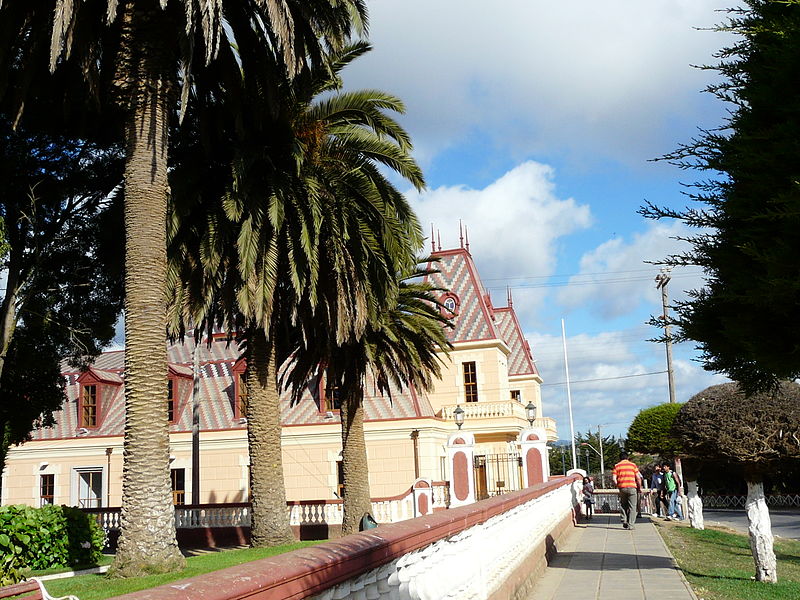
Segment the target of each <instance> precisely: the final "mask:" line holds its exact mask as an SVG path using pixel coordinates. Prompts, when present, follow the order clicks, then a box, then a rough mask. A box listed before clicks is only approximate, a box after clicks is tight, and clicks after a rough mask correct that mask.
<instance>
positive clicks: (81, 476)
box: [78, 469, 103, 508]
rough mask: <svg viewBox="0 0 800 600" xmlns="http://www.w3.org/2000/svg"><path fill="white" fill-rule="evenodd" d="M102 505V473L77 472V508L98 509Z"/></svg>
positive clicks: (99, 471) (95, 471)
mask: <svg viewBox="0 0 800 600" xmlns="http://www.w3.org/2000/svg"><path fill="white" fill-rule="evenodd" d="M102 505H103V471H102V470H99V469H98V470H92V471H78V506H79V507H80V508H100V507H101V506H102Z"/></svg>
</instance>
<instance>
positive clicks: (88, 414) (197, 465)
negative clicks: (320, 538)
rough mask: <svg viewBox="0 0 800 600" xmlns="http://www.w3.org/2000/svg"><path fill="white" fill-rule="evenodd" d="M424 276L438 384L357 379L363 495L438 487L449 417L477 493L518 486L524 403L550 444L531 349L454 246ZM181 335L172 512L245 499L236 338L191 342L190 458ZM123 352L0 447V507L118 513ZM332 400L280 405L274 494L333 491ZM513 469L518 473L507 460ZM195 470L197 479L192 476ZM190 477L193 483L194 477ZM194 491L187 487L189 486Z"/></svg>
mask: <svg viewBox="0 0 800 600" xmlns="http://www.w3.org/2000/svg"><path fill="white" fill-rule="evenodd" d="M434 256H435V257H436V258H438V262H437V264H436V268H437V269H438V270H439V273H436V274H434V275H432V276H431V279H432V282H433V283H435V284H436V285H437V286H439V287H441V288H445V289H448V290H449V291H448V292H446V293H444V294H442V298H441V299H442V302H443V303H444V305H445V306H446V307H447V308H448V310H450V311H452V313H453V314H454V319H453V323H454V328H453V330H452V331H450V333H449V336H450V340H451V342H452V343H453V346H454V350H453V351H452V352H451V353H450V355H449V357H444V362H445V366H444V367H443V373H442V377H441V379H440V380H438V381H437V382H436V384H435V388H434V389H433V390H432V391H431V392H429V393H427V394H426V393H422V392H418V391H417V390H415V389H413V388H412V389H404V390H398V389H394V390H392V392H391V394H387V395H381V394H379V393H378V392H377V391H376V390H375V386H374V385H373V384H372V382H371V381H369V380H367V381H366V382H365V390H364V406H365V412H366V423H365V430H366V441H367V454H368V460H369V478H370V488H371V492H372V496H373V498H376V497H390V496H395V495H398V494H401V493H403V492H405V491H406V490H408V489H409V487H410V486H411V484H412V482H413V481H414V480H415V479H417V478H419V477H423V478H427V479H432V480H449V478H450V473H449V472H448V471H449V467H448V461H447V448H446V446H447V442H448V438H449V437H450V436H451V435H452V434H453V433H455V432H456V431H457V428H456V424H455V420H454V412H455V409H456V407H459V406H460V407H461V409H462V410H464V417H465V420H464V425H463V430H464V431H465V432H469V433H470V434H472V435H473V436H474V440H475V465H474V468H475V477H476V486H477V488H478V489H479V490H480V493H481V494H482V495H492V494H495V493H502V492H503V491H507V490H510V489H514V487H515V486H516V487H520V485H521V481H522V479H523V476H522V467H521V465H522V462H521V460H518V458H517V457H518V455H519V450H520V449H519V444H518V442H517V440H518V436H519V434H520V432H521V431H522V430H523V429H526V428H528V427H530V424H529V422H528V420H527V418H526V411H525V406H526V405H527V404H528V403H533V405H534V406H535V407H536V408H537V415H540V416H539V417H538V418H537V419H536V421H535V422H534V423H533V426H534V427H537V428H540V429H542V430H544V431H545V432H546V435H547V438H548V440H550V441H555V440H556V439H557V434H556V429H555V422H554V421H553V420H552V419H549V418H546V417H543V416H541V415H542V408H541V396H540V387H539V386H540V384H541V382H542V380H541V377H540V376H539V373H538V372H537V370H536V366H535V363H534V361H533V356H532V353H531V349H530V347H529V345H528V343H527V342H526V340H525V339H524V336H523V333H522V330H521V328H520V325H519V322H518V320H517V317H516V314H515V313H514V309H513V306H512V303H511V298H510V295H509V299H508V300H509V301H508V305H507V306H505V307H495V306H493V304H492V301H491V298H490V297H489V295H488V294H487V293H486V291H485V288H484V287H483V284H482V283H481V280H480V277H479V275H478V272H477V269H476V268H475V264H474V262H473V260H472V256H471V255H470V253H469V251H468V250H467V249H466V248H457V249H453V250H445V251H438V252H435V253H434ZM194 351H195V349H194V347H193V341H191V340H187V341H186V342H185V343H182V344H173V345H170V347H169V376H168V381H167V383H166V385H165V389H164V399H163V401H164V409H165V411H166V412H167V415H168V418H169V428H170V467H171V476H172V485H173V498H174V501H175V503H176V504H190V503H200V504H223V503H233V502H245V501H247V500H248V481H249V457H248V451H247V429H246V428H247V422H246V419H245V416H244V412H243V406H244V405H245V404H246V392H245V389H244V387H243V385H242V375H243V373H244V368H245V363H244V361H243V359H242V358H241V356H240V351H239V349H238V347H237V345H236V343H235V342H231V343H229V342H228V340H226V339H224V338H219V339H214V340H212V342H211V344H210V345H209V344H206V343H203V344H201V345H200V346H199V347H198V348H197V352H198V353H199V356H198V362H199V370H198V376H199V377H198V379H199V394H198V396H197V399H198V402H197V404H198V406H197V409H198V410H197V413H198V420H199V430H200V433H199V436H198V437H199V460H193V452H192V446H193V435H192V423H193V413H194V410H193V408H194V407H193V378H194V373H193V353H194ZM123 365H124V351H114V352H106V353H104V354H102V355H100V356H99V357H98V358H97V360H95V361H94V363H93V364H92V365H91V367H89V369H88V370H86V371H85V372H81V373H78V372H66V373H64V377H65V379H66V384H67V387H66V392H67V400H66V402H65V404H64V406H63V408H62V409H61V410H60V411H59V412H58V413H56V414H55V420H56V425H55V426H53V427H50V428H44V429H40V430H37V431H34V432H33V434H32V436H31V440H30V441H28V442H26V443H24V444H22V445H20V446H18V447H14V448H11V449H10V451H9V454H8V457H7V463H6V467H5V470H4V471H3V474H2V477H3V485H2V503H3V504H29V505H34V506H36V505H41V504H45V503H55V504H67V505H74V506H82V507H109V506H119V505H120V503H121V492H122V444H123V428H124V418H125V416H124V386H125V382H124V379H123V373H124V369H123ZM336 402H337V400H336V398H332V397H328V395H327V394H326V390H325V386H324V382H323V381H322V380H321V379H319V380H312V381H309V383H308V385H307V389H306V390H305V392H304V394H303V396H302V398H301V399H300V400H299V401H297V402H291V400H290V398H289V395H288V394H285V397H284V398H283V402H282V411H281V421H282V425H283V427H282V449H283V467H284V475H285V480H286V492H287V498H288V499H289V500H290V501H291V500H331V499H336V498H338V497H340V495H341V425H340V421H339V414H338V407H337V405H336ZM517 464H518V465H519V470H517V468H516V467H515V465H517ZM193 471H196V472H193ZM193 482H194V483H193ZM194 487H196V488H198V489H194Z"/></svg>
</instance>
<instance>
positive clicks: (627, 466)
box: [611, 452, 642, 529]
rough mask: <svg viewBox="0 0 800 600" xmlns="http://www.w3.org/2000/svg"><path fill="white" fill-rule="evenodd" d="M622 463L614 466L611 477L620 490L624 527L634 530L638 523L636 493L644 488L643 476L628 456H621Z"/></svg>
mask: <svg viewBox="0 0 800 600" xmlns="http://www.w3.org/2000/svg"><path fill="white" fill-rule="evenodd" d="M619 457H620V459H621V460H620V461H619V462H618V463H617V464H616V465H614V470H613V471H612V472H611V476H612V477H613V478H614V485H616V486H617V489H618V490H619V507H620V510H621V512H622V526H623V527H624V528H625V529H633V526H634V524H635V523H636V492H637V491H638V490H639V489H640V488H641V487H642V474H641V473H640V472H639V467H637V466H636V465H635V464H634V463H632V462H631V461H629V460H628V455H627V454H626V453H625V452H623V453H622V454H620V456H619Z"/></svg>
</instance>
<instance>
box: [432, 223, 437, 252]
mask: <svg viewBox="0 0 800 600" xmlns="http://www.w3.org/2000/svg"><path fill="white" fill-rule="evenodd" d="M431 252H436V238H435V237H434V235H433V223H431Z"/></svg>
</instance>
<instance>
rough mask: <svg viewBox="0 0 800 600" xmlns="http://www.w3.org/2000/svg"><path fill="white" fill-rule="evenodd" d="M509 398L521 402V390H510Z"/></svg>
mask: <svg viewBox="0 0 800 600" xmlns="http://www.w3.org/2000/svg"><path fill="white" fill-rule="evenodd" d="M511 399H512V400H516V401H517V402H522V392H521V391H519V390H511Z"/></svg>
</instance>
